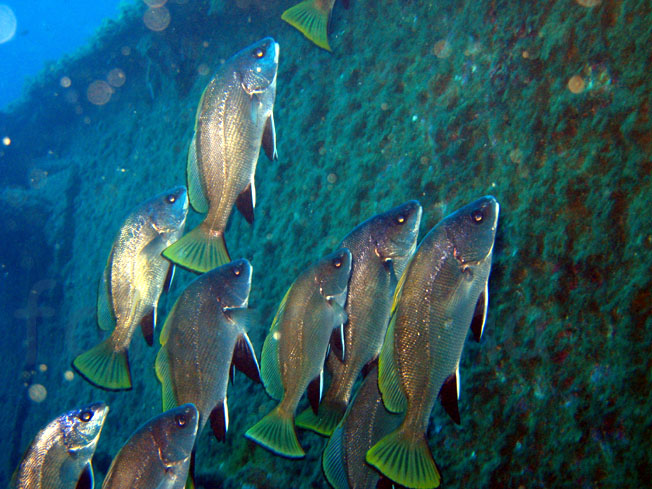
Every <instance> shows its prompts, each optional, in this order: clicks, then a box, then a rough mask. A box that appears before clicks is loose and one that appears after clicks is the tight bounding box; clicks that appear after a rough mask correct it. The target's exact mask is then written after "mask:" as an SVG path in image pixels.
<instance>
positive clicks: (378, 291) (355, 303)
mask: <svg viewBox="0 0 652 489" xmlns="http://www.w3.org/2000/svg"><path fill="white" fill-rule="evenodd" d="M421 213H422V210H421V205H420V204H419V203H418V202H416V201H410V202H407V203H405V204H403V205H400V206H398V207H395V208H393V209H391V210H389V211H387V212H384V213H382V214H378V215H376V216H374V217H372V218H370V219H368V220H366V221H365V222H363V223H362V224H360V225H359V226H357V227H356V228H355V229H353V231H351V232H350V233H349V234H348V235H347V236H346V237H345V238H344V239H343V241H342V243H341V245H340V247H343V248H348V249H349V250H350V251H351V256H352V261H351V263H352V264H351V278H350V280H349V288H348V294H347V299H346V307H345V311H346V313H347V317H348V321H347V323H346V326H345V328H344V332H345V334H344V360H343V361H342V360H341V359H340V358H338V357H337V356H336V355H330V356H329V357H328V362H327V366H328V368H329V370H330V372H331V374H332V379H331V384H330V386H329V388H328V390H327V391H326V394H325V395H324V398H323V400H322V402H321V404H320V406H319V412H318V413H317V415H315V414H314V413H313V412H312V409H307V410H305V411H304V412H303V413H301V414H300V415H299V417H298V418H297V425H298V426H300V427H302V428H309V429H312V430H315V431H316V432H317V433H320V434H323V435H326V436H330V435H331V433H332V432H333V429H335V426H336V425H337V423H338V422H339V420H340V419H341V417H342V415H343V414H344V411H345V410H346V406H347V404H348V402H349V399H350V397H351V391H352V389H353V384H354V383H355V381H356V379H357V378H358V375H359V374H360V371H361V370H362V369H363V367H364V366H365V365H367V364H368V363H369V362H371V361H372V360H374V359H375V358H376V357H377V356H378V353H379V352H380V348H381V346H382V343H383V339H384V337H385V331H386V329H387V323H388V322H389V316H390V311H391V305H392V296H393V294H394V289H395V287H396V284H397V282H398V277H400V275H401V273H402V272H403V270H404V269H405V266H406V265H407V262H408V260H409V258H410V256H411V255H412V253H413V252H414V249H415V248H416V241H417V235H418V232H419V223H420V221H421Z"/></svg>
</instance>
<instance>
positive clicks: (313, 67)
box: [0, 0, 652, 489]
mask: <svg viewBox="0 0 652 489" xmlns="http://www.w3.org/2000/svg"><path fill="white" fill-rule="evenodd" d="M291 4H292V2H286V1H280V0H279V1H273V2H257V1H255V0H252V1H250V2H238V3H234V4H231V2H226V3H224V4H221V5H213V6H212V8H211V6H210V5H209V4H208V2H203V1H199V0H196V1H193V0H190V1H188V2H180V1H177V2H176V3H170V4H169V5H168V8H169V12H170V14H171V22H170V25H169V27H168V28H167V29H165V30H163V31H161V32H153V31H151V30H148V29H147V28H146V27H145V26H144V24H143V21H142V16H143V12H144V10H145V7H141V6H133V7H125V9H124V12H123V16H122V18H121V19H120V21H118V22H116V23H108V24H107V25H105V26H104V27H103V29H102V30H101V32H100V33H99V34H98V36H97V39H96V41H95V43H94V44H93V45H92V46H90V47H88V48H87V49H85V50H83V51H82V52H80V53H78V54H77V55H75V56H71V57H70V58H68V59H64V60H62V61H61V62H59V63H57V64H54V65H52V66H50V67H48V69H47V70H46V71H44V73H43V74H42V75H41V76H40V77H39V78H38V79H37V80H35V82H34V83H33V85H32V87H31V89H30V90H29V91H28V93H27V95H26V97H25V98H24V99H23V100H22V102H21V103H20V104H17V105H16V106H14V107H13V109H12V111H11V112H9V113H7V114H1V115H0V137H3V136H4V135H5V134H6V135H7V136H8V137H10V138H11V145H9V146H5V147H3V148H2V150H1V153H0V165H2V172H1V173H2V177H1V178H0V184H2V185H3V189H2V196H1V201H2V203H3V204H2V207H3V213H5V214H7V219H8V220H7V221H5V222H7V223H10V222H13V228H12V227H11V226H12V225H9V226H8V229H6V230H4V232H5V233H6V234H7V237H6V239H5V244H8V245H9V246H8V248H7V250H8V251H7V253H6V257H5V256H3V257H2V259H3V261H4V263H5V264H4V265H3V266H4V267H5V268H6V270H5V269H4V268H3V271H4V272H5V273H6V275H5V278H4V282H3V283H2V295H3V297H5V298H8V299H6V302H7V304H6V307H7V311H8V314H7V315H6V317H5V318H4V319H3V324H6V326H5V327H6V330H7V337H8V338H9V340H8V341H10V342H11V345H12V347H11V348H8V349H7V353H6V355H7V356H6V358H7V359H8V360H9V361H10V364H11V365H12V366H14V367H15V368H11V369H4V370H3V372H2V380H3V385H4V386H7V389H6V390H4V389H3V391H4V392H3V393H2V397H0V405H1V406H2V408H3V412H5V413H10V415H9V416H8V417H9V419H10V422H9V423H8V424H3V425H2V426H1V427H0V430H1V431H0V436H2V439H4V440H11V443H9V447H10V449H9V450H7V451H6V452H3V454H2V456H1V457H0V480H5V478H8V477H9V476H10V475H11V472H12V470H13V468H14V466H15V463H16V462H17V457H19V455H20V451H21V450H23V449H24V448H25V446H26V445H27V443H28V442H29V440H31V438H32V437H33V435H34V434H35V433H36V431H37V430H38V429H39V428H40V427H41V426H43V425H44V424H45V423H47V421H48V420H49V419H50V418H52V417H53V416H54V415H56V414H58V413H60V412H62V411H64V410H67V409H69V408H72V407H74V406H77V405H80V404H83V403H86V402H88V401H91V400H94V399H104V400H106V401H107V402H108V403H109V405H110V406H111V412H110V414H109V419H108V421H107V423H106V426H105V428H104V432H103V435H102V439H101V441H100V444H99V447H98V450H97V454H96V457H95V462H94V466H95V470H96V472H97V473H98V479H101V477H102V476H103V474H104V472H105V471H106V469H107V468H108V465H109V463H110V461H111V457H112V456H113V455H114V454H115V453H116V452H117V450H118V448H119V447H120V445H121V444H122V443H123V442H124V440H126V438H127V437H128V435H129V433H130V432H131V431H133V430H134V429H135V428H136V427H137V426H138V425H139V424H140V423H142V422H143V421H144V420H145V419H147V418H148V417H150V416H152V415H154V414H155V413H157V412H158V411H159V410H160V387H159V384H158V382H157V381H156V379H155V376H154V371H153V367H152V366H153V362H154V357H155V355H156V351H157V348H147V347H146V345H145V344H144V342H143V341H142V340H141V338H139V337H137V336H135V337H134V341H133V343H132V347H131V349H130V360H131V365H132V374H133V378H134V389H133V391H132V392H126V393H106V392H102V391H99V390H97V389H95V388H93V387H91V386H90V385H88V384H87V383H86V382H84V381H83V380H82V379H81V378H79V377H78V376H76V377H74V378H73V379H72V380H67V379H66V377H65V375H66V371H67V370H69V368H70V366H69V365H70V361H71V360H72V358H73V357H74V356H75V355H76V354H78V353H79V352H81V351H83V350H84V349H86V348H89V347H91V346H92V345H94V344H95V343H97V342H98V341H99V340H100V339H101V338H102V334H101V332H100V331H99V330H98V329H97V327H96V325H95V317H94V314H95V301H96V287H97V280H98V278H99V276H100V274H101V272H102V269H103V267H104V263H105V260H106V257H107V254H108V252H109V249H110V246H111V242H112V240H113V237H114V234H115V232H116V230H117V228H118V226H119V225H120V223H121V221H122V219H123V218H124V216H125V214H126V213H127V212H128V210H129V209H130V208H131V207H132V206H133V205H135V204H136V203H138V202H139V201H142V200H144V199H146V198H148V197H149V196H151V195H153V194H155V193H158V192H160V191H162V190H163V189H165V188H167V187H171V186H173V185H176V184H179V183H183V182H184V181H185V176H184V171H185V155H186V150H187V145H188V142H189V138H190V137H191V134H192V128H193V122H194V115H195V110H196V106H197V103H198V101H199V98H200V95H201V92H202V90H203V88H204V86H205V85H206V83H207V82H208V81H209V79H210V75H211V73H212V72H213V71H214V69H215V68H216V67H217V66H218V65H219V63H220V60H223V59H225V58H228V57H229V56H230V55H231V54H233V53H235V52H236V51H238V50H239V49H241V48H242V47H244V46H247V45H248V44H250V43H252V42H254V41H255V40H257V39H259V38H261V37H264V36H266V35H272V36H273V37H274V38H275V39H276V40H277V41H278V42H279V43H280V45H281V58H280V69H279V75H278V94H277V99H276V109H275V119H276V127H277V140H278V152H279V160H278V161H277V162H269V161H267V160H266V159H265V157H264V156H261V159H260V161H259V165H258V171H257V175H256V186H257V196H258V202H257V207H256V220H255V223H254V225H253V226H249V225H248V224H247V223H246V222H245V221H244V219H242V217H241V216H239V215H234V216H233V217H232V222H231V224H230V227H229V229H228V230H227V234H226V236H227V242H228V243H229V250H230V252H231V255H232V257H234V258H235V257H246V258H248V259H249V260H250V261H251V263H252V265H253V268H254V276H253V287H252V294H251V300H250V305H251V306H252V307H254V308H255V309H257V310H258V311H259V313H260V318H261V324H260V325H259V326H258V327H256V328H254V329H253V331H251V333H250V336H251V338H252V340H253V342H254V344H255V347H256V349H257V351H258V352H260V350H261V346H262V341H263V339H264V336H265V334H266V332H267V328H268V327H269V323H270V322H271V319H272V317H273V314H274V311H275V307H276V305H277V304H278V302H279V301H280V299H281V298H282V297H283V294H284V293H285V290H286V289H287V287H288V286H289V285H290V284H291V282H292V281H293V280H294V278H295V277H296V275H297V274H298V272H299V271H300V270H301V269H302V268H303V267H304V266H305V265H306V264H307V263H309V262H311V261H312V260H314V259H315V258H317V257H318V256H320V255H322V254H324V253H326V252H327V251H329V250H331V249H332V248H333V247H334V246H335V245H336V244H337V243H338V242H339V241H340V240H341V238H342V237H343V236H344V235H345V234H346V233H347V232H348V231H349V230H350V229H352V228H353V227H354V226H355V225H357V224H358V223H359V222H361V221H363V220H364V219H366V218H368V217H370V216H371V215H373V214H375V213H377V212H381V211H383V210H385V209H388V208H389V207H391V206H394V205H397V204H399V203H401V202H404V201H406V200H409V199H414V198H416V199H418V200H419V201H420V202H421V204H422V205H423V207H424V218H423V221H422V230H421V231H422V235H423V234H424V233H425V232H426V231H427V230H428V229H430V228H431V227H432V226H434V225H435V224H436V223H437V222H438V221H439V220H440V219H441V218H442V217H444V216H445V215H447V214H448V213H450V212H452V211H453V210H455V209H456V208H457V207H459V206H461V205H463V204H465V203H467V202H469V201H471V200H473V199H475V198H477V197H479V196H482V195H485V194H492V195H494V196H496V197H497V199H498V200H499V201H500V204H501V217H500V222H499V229H498V238H497V243H496V247H495V252H494V265H493V271H492V275H491V280H490V284H489V291H490V308H489V316H488V320H487V326H486V329H485V335H484V337H483V340H482V342H481V343H479V344H475V343H470V342H469V344H467V345H466V348H465V352H464V354H463V357H462V364H461V378H462V386H461V387H462V390H461V396H460V410H461V413H460V414H461V418H462V424H461V426H456V425H455V424H454V423H453V422H452V421H451V420H450V419H448V418H447V416H446V414H445V412H444V411H443V409H441V408H440V407H439V406H436V407H435V409H434V410H433V414H432V417H431V425H430V429H429V438H430V445H431V447H432V450H433V453H434V456H435V458H436V460H437V462H438V465H439V467H440V469H441V471H442V474H443V476H444V486H445V487H528V488H530V487H574V488H575V487H582V488H597V487H625V486H627V487H642V486H643V485H645V484H646V483H647V481H649V480H650V477H651V476H652V474H651V473H650V465H649V454H650V453H652V442H651V441H650V440H651V439H652V438H651V437H650V436H649V434H650V423H651V419H652V418H651V416H652V415H651V413H652V409H651V408H652V406H651V403H650V396H649V392H650V384H651V379H650V371H651V366H652V365H651V361H652V360H651V359H650V358H651V357H650V354H649V348H650V344H652V319H651V316H650V313H651V309H652V296H651V293H650V290H651V285H652V284H651V281H652V278H651V275H650V266H649V264H650V263H652V234H651V232H650V226H649V222H650V215H651V214H652V213H651V212H650V210H649V202H651V201H652V181H651V178H652V177H651V174H652V158H651V156H650V155H651V154H652V138H651V136H650V135H651V134H652V127H651V124H650V118H649V110H650V102H649V93H651V92H652V86H651V85H652V82H651V81H650V77H649V73H648V72H649V65H650V61H652V60H651V59H650V50H649V46H650V43H651V41H652V39H651V37H652V34H651V31H650V28H649V26H650V25H651V24H652V8H651V7H650V4H649V2H647V1H644V0H622V1H604V2H603V3H601V4H599V5H597V6H595V7H584V6H582V5H580V4H579V3H576V2H574V1H571V0H557V1H552V2H538V3H532V2H519V1H515V0H513V1H488V2H472V1H467V0H465V1H462V2H434V1H426V2H416V1H395V2H388V1H378V2H362V1H353V2H351V6H350V8H349V9H348V10H345V9H344V8H342V5H340V3H339V2H338V3H336V5H335V10H334V13H333V17H332V19H331V34H330V38H331V46H332V47H333V52H332V53H328V52H326V51H323V50H320V49H319V48H317V47H316V46H314V45H313V44H311V43H310V42H308V41H307V40H306V39H304V37H303V36H302V35H301V34H300V33H299V32H297V31H295V30H294V29H292V28H291V27H289V26H288V25H287V24H285V23H283V22H282V21H281V20H280V14H281V12H282V11H283V10H284V9H285V8H287V7H289V6H290V5H291ZM245 7H246V8H245ZM115 70H120V72H121V73H122V75H120V74H119V73H118V74H117V75H116V73H117V72H116V71H115ZM111 73H113V75H110V74H111ZM111 76H114V77H115V76H118V77H119V78H120V77H122V78H123V80H122V82H123V83H122V84H120V85H119V86H115V85H116V83H119V82H120V80H118V81H116V83H114V84H111V83H109V85H110V87H109V88H110V92H109V93H108V96H109V100H108V101H106V102H105V103H103V104H101V105H96V104H93V103H91V102H90V101H89V98H88V97H89V95H92V92H89V90H88V88H89V86H90V85H91V83H93V82H94V81H102V82H104V83H108V82H110V81H111V80H110V77H111ZM66 80H67V81H66ZM115 80H116V79H115V78H114V81H115ZM66 85H68V86H66ZM109 85H107V86H109ZM102 87H103V88H105V89H106V87H104V86H100V88H102ZM96 88H97V87H96ZM99 95H102V93H101V90H100V93H99ZM104 95H105V96H106V93H105V94H104ZM98 100H101V99H96V100H95V101H96V103H97V101H98ZM198 222H199V216H197V215H191V216H190V217H189V222H188V226H189V227H193V226H194V225H195V224H196V223H198ZM21 229H22V231H20V230H21ZM12 230H14V232H13V233H12ZM21 233H22V234H21ZM9 248H11V249H13V250H14V251H11V252H10V250H9ZM23 258H24V260H23ZM177 278H178V279H177V280H176V282H175V283H174V286H173V288H172V290H171V292H170V294H169V296H168V297H167V298H165V299H163V300H162V303H161V305H160V315H159V316H160V317H161V318H163V317H164V314H165V312H166V311H167V310H168V309H169V307H170V306H171V305H172V303H173V301H174V299H175V298H176V297H177V296H178V294H179V293H180V291H181V290H182V289H183V287H184V286H185V285H187V283H189V281H190V280H191V279H192V278H193V275H192V274H190V273H188V272H185V271H182V272H181V273H179V274H178V276H177ZM44 281H45V282H44ZM35 290H36V291H37V292H34V291H35ZM12 294H13V295H12ZM34 295H37V296H38V297H37V299H36V302H34V297H33V296H34ZM30 301H31V302H30ZM3 307H5V306H4V305H3ZM155 344H156V343H155ZM41 366H45V367H41ZM35 383H38V384H41V385H43V386H44V387H45V388H46V389H47V397H46V400H45V401H44V402H41V403H35V402H32V401H30V400H29V398H28V396H27V387H28V386H29V385H32V384H35ZM272 406H273V401H272V400H271V399H269V398H268V397H267V396H266V394H265V393H264V390H263V389H262V387H260V386H256V385H253V384H251V383H250V382H249V381H248V380H247V379H245V377H244V376H242V375H240V374H237V375H236V379H235V384H234V385H233V386H231V387H230V393H229V407H230V411H231V425H230V428H229V432H228V435H227V440H226V442H225V443H224V444H218V443H217V442H216V441H215V440H214V439H213V438H212V436H211V435H210V434H209V433H208V432H205V433H204V434H203V435H202V436H201V438H200V442H199V447H198V452H197V481H198V485H199V487H205V488H209V487H211V488H212V487H224V488H235V487H250V488H270V489H271V488H285V487H293V488H322V487H327V484H326V482H325V480H324V478H323V476H322V474H321V468H320V464H319V461H320V455H321V450H322V448H323V445H324V441H323V439H321V438H319V437H317V436H316V435H312V434H309V433H307V432H304V433H301V439H302V441H303V444H304V446H306V447H309V450H308V455H307V457H306V459H305V460H303V461H299V462H295V461H289V460H284V459H281V458H278V457H273V456H271V455H269V454H268V453H267V452H265V451H264V450H262V449H260V448H258V447H256V446H254V445H253V444H251V443H250V442H248V441H246V440H245V439H244V437H243V436H242V435H243V433H244V431H245V430H246V429H247V428H248V427H250V426H251V425H253V424H254V423H255V421H257V420H258V419H259V418H260V417H261V416H262V414H263V413H265V412H267V411H268V410H269V409H271V407H272ZM14 423H15V424H14Z"/></svg>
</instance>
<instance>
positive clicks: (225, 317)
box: [155, 259, 257, 439]
mask: <svg viewBox="0 0 652 489" xmlns="http://www.w3.org/2000/svg"><path fill="white" fill-rule="evenodd" d="M251 274H252V268H251V265H250V264H249V262H248V261H247V260H242V259H241V260H235V261H232V262H230V263H228V264H227V265H224V266H222V267H219V268H216V269H214V270H211V271H210V272H207V273H205V274H202V275H200V276H199V277H198V278H196V279H195V280H194V281H193V282H192V283H191V284H190V285H189V286H188V287H187V288H186V289H185V290H184V291H183V293H182V294H181V296H180V297H179V299H177V302H176V303H175V305H174V307H173V308H172V311H171V312H170V314H169V315H168V317H167V319H166V321H165V325H164V326H163V330H162V332H161V338H160V342H161V349H160V351H159V353H158V355H157V357H156V363H155V368H156V373H157V376H158V378H159V380H160V382H161V384H162V388H163V393H162V398H163V410H167V409H170V408H172V407H174V406H176V405H180V404H185V403H193V404H194V405H195V406H196V407H197V409H198V411H199V416H200V417H199V428H198V433H201V431H202V430H203V428H204V426H205V424H206V422H207V421H208V419H209V417H210V416H211V413H212V412H213V410H215V409H217V411H216V413H217V412H220V413H221V416H222V421H223V423H222V424H221V425H220V426H222V427H223V431H224V432H225V431H226V428H227V426H228V411H227V408H226V399H227V397H226V394H227V385H228V381H229V376H230V373H231V366H232V364H233V362H234V361H236V362H237V359H235V360H234V352H235V350H236V345H237V344H238V341H244V342H245V344H246V345H250V342H249V339H248V337H247V333H246V329H247V327H248V320H249V317H250V313H249V311H248V309H247V305H248V301H249V292H250V290H251ZM253 358H254V360H253V362H254V363H255V365H256V372H257V363H256V361H255V356H254V357H253ZM236 364H237V363H236ZM217 421H219V420H214V421H213V422H217ZM223 435H224V433H219V434H218V433H216V436H218V438H220V439H223V438H222V436H223Z"/></svg>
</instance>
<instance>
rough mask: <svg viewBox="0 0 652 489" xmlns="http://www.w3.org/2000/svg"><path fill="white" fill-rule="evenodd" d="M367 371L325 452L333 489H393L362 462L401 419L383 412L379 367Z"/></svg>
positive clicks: (327, 470) (398, 416)
mask: <svg viewBox="0 0 652 489" xmlns="http://www.w3.org/2000/svg"><path fill="white" fill-rule="evenodd" d="M370 368H371V370H370V372H369V374H368V375H367V376H366V377H365V379H364V381H363V382H362V385H361V386H360V389H359V390H358V392H357V394H356V395H355V398H354V399H353V402H352V403H351V404H349V406H348V408H347V410H346V413H345V414H344V417H343V418H342V420H341V421H340V423H339V424H338V425H337V427H336V428H335V430H334V431H333V434H332V436H331V438H330V440H328V444H327V445H326V448H325V449H324V455H323V457H322V466H323V468H324V474H325V476H326V479H328V482H329V483H330V485H331V486H333V487H334V488H335V489H377V488H380V487H386V488H391V487H392V484H391V482H389V481H387V480H381V479H382V476H381V474H379V473H378V471H376V470H374V469H372V468H371V467H370V466H369V465H368V464H367V463H365V454H366V453H367V450H369V448H371V447H372V446H373V445H374V444H375V443H376V442H377V441H379V440H380V439H381V438H382V437H383V436H385V435H387V434H388V433H390V432H391V431H393V430H395V429H396V428H397V427H398V425H399V423H400V422H401V419H402V417H401V416H400V415H398V414H392V413H390V412H389V411H387V409H385V405H384V404H383V401H382V399H381V396H380V392H379V391H378V368H377V367H376V366H375V365H373V366H372V367H370ZM397 489H398V488H397Z"/></svg>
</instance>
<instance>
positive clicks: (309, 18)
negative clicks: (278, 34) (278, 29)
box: [281, 0, 332, 51]
mask: <svg viewBox="0 0 652 489" xmlns="http://www.w3.org/2000/svg"><path fill="white" fill-rule="evenodd" d="M324 3H326V2H324ZM331 9H332V7H331ZM331 9H327V10H324V9H323V8H320V6H319V5H318V3H317V1H316V0H306V1H305V2H301V3H299V4H297V5H295V6H294V7H290V8H289V9H287V10H286V11H285V12H283V15H281V19H283V20H284V21H285V22H287V23H288V24H290V25H291V26H292V27H295V28H296V29H298V30H299V31H301V33H302V34H303V35H304V36H306V37H307V38H308V39H310V40H311V41H312V42H314V43H315V44H316V45H317V46H319V47H320V48H323V49H326V50H327V51H330V50H331V47H330V46H329V44H328V19H329V17H330V14H331Z"/></svg>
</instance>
